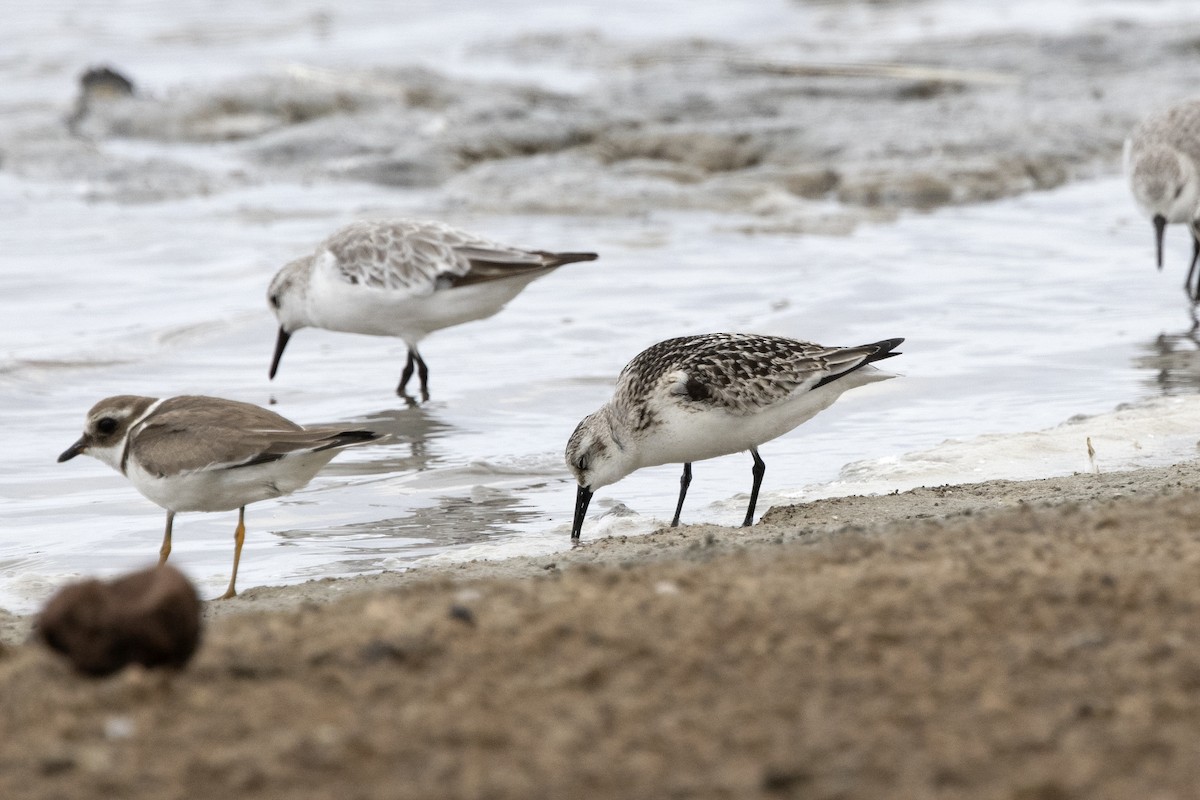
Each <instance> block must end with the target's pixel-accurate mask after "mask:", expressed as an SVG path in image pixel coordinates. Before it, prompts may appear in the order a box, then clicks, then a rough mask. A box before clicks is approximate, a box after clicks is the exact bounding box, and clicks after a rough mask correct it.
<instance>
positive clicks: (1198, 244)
mask: <svg viewBox="0 0 1200 800" xmlns="http://www.w3.org/2000/svg"><path fill="white" fill-rule="evenodd" d="M1197 261H1200V239H1197V238H1196V234H1195V232H1194V231H1193V232H1192V265H1191V266H1190V267H1188V274H1187V281H1185V282H1184V284H1183V288H1184V291H1186V292H1187V293H1188V297H1190V298H1191V299H1192V301H1193V302H1196V301H1200V275H1197V274H1196V262H1197ZM1193 276H1194V277H1195V278H1196V280H1195V281H1193V280H1192V278H1193Z"/></svg>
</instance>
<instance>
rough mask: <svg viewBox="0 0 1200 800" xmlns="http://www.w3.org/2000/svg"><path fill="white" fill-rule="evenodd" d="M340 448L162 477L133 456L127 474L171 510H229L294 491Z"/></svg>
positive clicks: (144, 493) (142, 491)
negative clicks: (258, 462)
mask: <svg viewBox="0 0 1200 800" xmlns="http://www.w3.org/2000/svg"><path fill="white" fill-rule="evenodd" d="M337 452H338V451H337V450H336V449H330V450H322V451H320V452H317V453H306V454H303V455H294V456H288V457H287V458H284V459H281V460H279V461H272V462H269V463H266V464H258V465H255V466H252V467H237V468H235V469H204V470H197V471H194V472H185V473H180V474H178V475H171V476H167V477H165V478H159V477H157V476H155V475H151V474H150V473H148V472H146V471H145V470H143V469H142V468H141V467H140V466H139V465H138V464H137V462H136V461H134V460H133V459H130V461H129V464H128V469H127V472H126V474H127V476H128V478H129V480H130V482H131V483H132V484H133V485H134V487H135V488H136V489H137V490H138V491H139V492H141V493H142V494H143V495H144V496H145V497H146V498H147V499H148V500H150V501H152V502H154V503H156V504H158V505H159V506H162V507H163V508H165V509H167V510H168V511H230V510H232V509H235V508H241V507H242V506H244V505H247V504H249V503H257V502H258V501H260V500H268V499H270V498H272V497H280V496H282V495H285V494H291V493H292V492H294V491H296V490H297V489H299V488H301V487H303V486H305V485H306V484H307V483H308V482H309V481H311V480H312V479H313V476H314V475H316V474H317V472H318V471H319V470H320V469H321V467H323V466H325V465H326V464H327V463H329V460H330V459H332V458H333V456H334V455H335V454H336V453H337Z"/></svg>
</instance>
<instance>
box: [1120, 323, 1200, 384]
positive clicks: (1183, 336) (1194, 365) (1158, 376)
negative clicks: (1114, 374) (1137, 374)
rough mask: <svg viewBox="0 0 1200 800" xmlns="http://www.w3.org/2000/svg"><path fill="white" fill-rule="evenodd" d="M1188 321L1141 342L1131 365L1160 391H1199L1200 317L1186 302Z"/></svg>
mask: <svg viewBox="0 0 1200 800" xmlns="http://www.w3.org/2000/svg"><path fill="white" fill-rule="evenodd" d="M1188 313H1189V316H1190V317H1191V325H1190V326H1189V327H1188V328H1187V329H1186V330H1184V331H1181V332H1180V333H1165V332H1164V333H1160V334H1159V335H1158V336H1156V337H1154V338H1153V339H1151V340H1150V341H1148V342H1146V343H1145V344H1144V345H1142V347H1141V349H1142V353H1141V354H1139V355H1137V356H1135V357H1134V359H1133V365H1134V367H1136V368H1137V369H1139V370H1144V371H1145V373H1146V376H1145V380H1146V383H1147V384H1148V385H1149V386H1152V387H1154V388H1156V389H1157V390H1158V392H1159V393H1160V394H1163V395H1181V394H1200V317H1198V316H1197V312H1196V307H1195V306H1189V308H1188Z"/></svg>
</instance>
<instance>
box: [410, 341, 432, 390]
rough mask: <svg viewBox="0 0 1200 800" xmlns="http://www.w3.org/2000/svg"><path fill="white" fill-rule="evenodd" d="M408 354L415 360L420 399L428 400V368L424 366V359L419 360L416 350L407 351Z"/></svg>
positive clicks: (419, 356)
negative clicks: (419, 385) (419, 380)
mask: <svg viewBox="0 0 1200 800" xmlns="http://www.w3.org/2000/svg"><path fill="white" fill-rule="evenodd" d="M409 354H410V355H411V356H413V357H414V358H416V359H417V376H418V377H419V378H420V379H421V399H422V400H428V399H429V367H427V366H425V359H423V358H421V354H420V353H418V352H417V351H416V350H411V351H409Z"/></svg>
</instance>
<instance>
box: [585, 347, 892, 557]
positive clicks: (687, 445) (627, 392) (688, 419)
mask: <svg viewBox="0 0 1200 800" xmlns="http://www.w3.org/2000/svg"><path fill="white" fill-rule="evenodd" d="M903 341H904V340H903V339H885V340H883V341H881V342H875V343H873V344H864V345H859V346H858V347H824V346H822V345H819V344H813V343H812V342H802V341H798V340H796V339H786V338H783V337H780V336H758V335H755V334H747V333H710V334H705V335H702V336H684V337H681V338H678V339H668V340H666V341H664V342H659V343H658V344H656V345H654V346H652V347H650V348H648V349H646V350H644V351H642V352H641V353H639V354H638V355H637V356H636V357H635V358H634V359H633V360H632V361H630V362H629V363H628V364H627V365H626V366H625V369H623V370H621V374H620V376H619V377H618V378H617V387H616V391H615V392H614V394H613V397H612V399H611V400H609V401H608V402H607V403H605V404H604V405H603V406H601V408H600V409H599V410H598V411H595V412H593V413H592V414H589V415H588V416H586V417H584V418H583V421H581V422H580V423H579V425H578V426H577V427H576V428H575V432H574V433H572V434H571V438H570V439H569V440H568V442H567V451H566V459H567V466H568V467H570V468H571V471H572V473H574V475H575V480H576V481H577V482H578V484H579V487H578V489H577V490H576V494H575V518H574V522H573V524H572V525H571V538H572V539H578V538H579V533H580V530H581V529H582V528H583V518H584V515H585V514H586V513H587V508H588V503H589V502H590V501H591V499H592V495H593V493H595V491H596V490H597V489H599V488H601V487H603V486H608V485H609V484H611V483H616V482H617V481H619V480H620V479H621V478H624V477H625V476H626V475H628V474H629V473H631V472H633V471H635V470H638V469H641V468H642V467H652V466H657V465H659V464H676V463H680V462H682V463H683V477H682V478H681V479H680V481H679V501H678V502H677V503H676V505H675V517H674V519H672V520H671V525H672V527H674V526H676V525H678V524H679V514H680V512H681V511H682V510H683V499H684V497H685V496H686V495H687V490H688V485H689V484H690V483H691V480H692V462H694V461H703V460H704V459H707V458H716V457H717V456H723V455H728V454H730V453H737V452H741V451H743V450H749V451H750V455H751V456H752V457H753V458H754V468H753V469H752V470H751V474H752V476H753V485H752V487H751V489H750V505H749V507H748V508H747V509H746V519H745V521H744V522H743V523H742V524H743V525H749V524H750V523H751V522H753V521H754V506H755V504H756V503H757V502H758V490H759V488H760V487H761V485H762V479H763V475H764V474H765V473H766V464H765V463H764V462H763V460H762V458H761V457H759V455H758V446H759V445H761V444H762V443H764V442H769V441H770V440H772V439H774V438H776V437H777V436H781V435H783V434H784V433H787V432H788V431H790V430H792V429H793V428H795V427H796V426H798V425H800V424H801V423H804V422H806V421H808V420H809V419H811V418H812V417H813V416H815V415H816V414H817V413H818V412H820V411H823V410H824V409H826V408H828V407H829V406H830V405H832V404H833V401H834V400H836V399H837V398H838V396H839V395H841V394H842V392H844V391H846V390H847V389H853V388H854V387H856V386H862V385H864V384H867V383H874V382H876V381H882V380H886V379H888V378H893V377H895V376H894V375H892V374H891V373H887V372H883V371H881V370H879V369H877V368H876V367H874V366H871V365H872V363H873V362H875V361H882V360H883V359H885V358H891V357H892V356H897V355H900V354H899V353H897V352H896V350H895V348H896V347H898V346H899V345H900V343H901V342H903Z"/></svg>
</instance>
